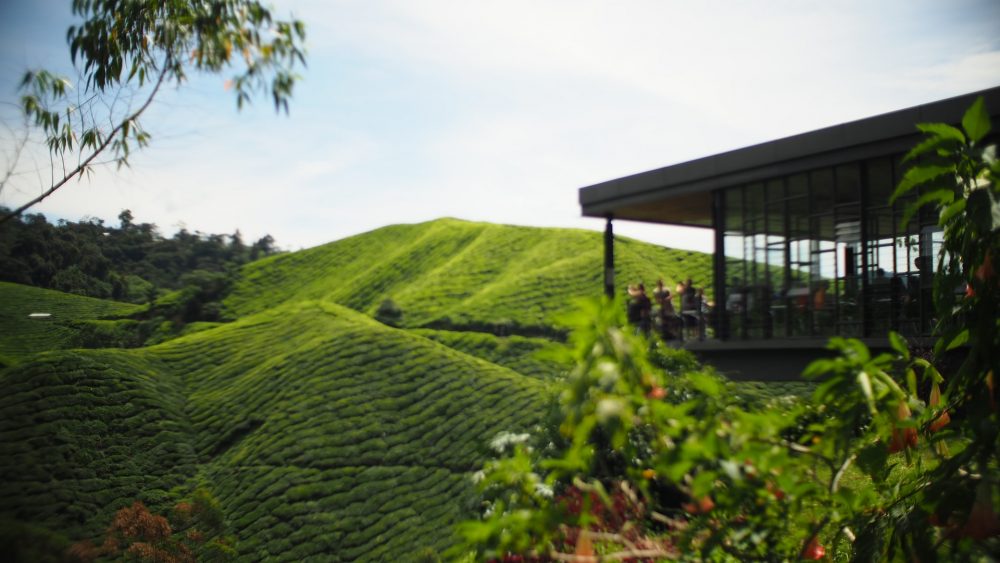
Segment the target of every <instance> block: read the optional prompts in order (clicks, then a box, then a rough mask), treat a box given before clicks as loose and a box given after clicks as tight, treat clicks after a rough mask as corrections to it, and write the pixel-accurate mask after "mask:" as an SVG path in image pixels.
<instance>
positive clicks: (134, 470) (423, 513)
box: [0, 302, 546, 560]
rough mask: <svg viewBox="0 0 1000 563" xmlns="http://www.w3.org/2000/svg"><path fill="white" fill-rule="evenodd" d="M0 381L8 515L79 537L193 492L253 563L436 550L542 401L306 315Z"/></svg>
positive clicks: (412, 348) (478, 373)
mask: <svg viewBox="0 0 1000 563" xmlns="http://www.w3.org/2000/svg"><path fill="white" fill-rule="evenodd" d="M0 377H2V385H3V388H4V389H5V394H4V395H3V397H2V398H0V412H3V413H4V416H3V417H2V419H0V506H2V507H3V513H4V514H3V516H6V517H8V518H16V519H17V520H20V521H28V522H36V523H40V524H44V525H46V526H48V527H50V528H51V529H53V530H58V531H60V532H62V533H63V534H65V535H66V536H67V537H70V538H75V539H79V538H83V537H88V536H96V535H99V534H100V532H101V531H102V530H103V528H104V527H105V526H106V525H107V523H108V522H109V521H110V516H111V513H112V512H113V510H114V509H116V508H117V507H119V506H122V505H124V504H126V503H128V502H129V501H130V500H131V499H135V498H141V499H145V500H146V501H147V502H150V503H151V504H152V505H153V506H157V505H163V506H165V505H166V504H169V500H170V494H169V491H170V490H171V489H173V488H174V487H182V488H183V487H184V486H192V485H193V484H194V483H196V482H202V483H207V484H208V486H209V487H210V488H211V490H212V491H213V492H214V494H215V495H216V496H217V497H218V498H219V500H220V501H221V503H222V506H223V509H224V511H225V513H226V514H227V515H228V517H229V522H230V527H231V529H232V530H233V532H234V533H235V534H236V535H237V536H238V538H239V548H240V552H241V555H243V556H245V557H247V558H249V559H253V560H259V559H263V558H278V559H284V560H299V559H301V558H303V557H307V556H309V555H317V554H320V553H327V554H330V553H332V554H335V556H336V557H337V558H340V559H347V560H350V559H355V558H358V559H364V560H381V559H384V558H385V557H388V556H389V554H395V555H399V554H402V553H406V552H408V551H409V550H410V549H411V548H414V547H419V546H430V547H433V548H437V549H443V548H444V547H446V546H447V545H448V544H449V543H450V541H451V536H450V526H451V524H452V523H453V522H455V521H456V520H458V519H459V518H461V517H462V516H463V515H464V512H463V511H464V510H465V507H466V506H467V503H468V501H469V499H471V498H472V497H471V495H472V484H471V482H470V480H469V478H468V475H469V473H470V472H471V471H473V470H474V469H475V468H476V467H477V466H478V464H479V463H480V462H481V460H482V459H483V453H484V451H485V448H484V443H485V442H486V441H487V440H488V439H489V437H491V436H493V435H494V434H495V433H496V432H498V431H500V430H504V429H512V428H526V427H529V426H530V425H532V424H534V423H535V422H537V420H538V418H539V416H540V413H541V410H542V407H543V403H544V401H545V395H546V394H545V390H544V386H543V384H541V383H540V382H538V381H537V380H536V379H533V378H529V377H525V376H522V375H520V374H517V373H515V372H513V371H510V370H508V369H505V368H502V367H499V366H496V365H493V364H489V363H487V362H485V361H482V360H479V359H476V358H473V357H471V356H468V355H466V354H462V353H460V352H457V351H455V350H452V349H450V348H447V347H445V346H442V345H440V344H437V343H435V342H432V341H431V340H428V339H426V338H422V337H420V336H416V335H413V334H409V333H407V332H405V331H401V330H396V329H391V328H388V327H385V326H383V325H381V324H379V323H377V322H375V321H373V320H371V319H368V318H366V317H364V316H362V315H359V314H357V313H354V312H351V311H348V310H346V309H343V308H341V307H338V306H336V305H331V304H324V303H315V302H302V303H296V304H293V305H289V306H285V307H281V308H277V309H274V310H272V311H268V312H265V313H261V314H258V315H253V316H250V317H248V318H246V319H242V320H240V321H237V322H234V323H231V324H229V325H226V326H223V327H219V328H216V329H212V330H207V331H203V332H199V333H197V334H193V335H191V336H187V337H182V338H179V339H176V340H174V341H171V342H168V343H165V344H163V345H160V346H154V347H151V348H147V349H141V350H88V351H66V352H50V353H47V354H44V355H42V356H40V357H38V358H37V359H36V360H35V361H33V362H27V363H23V364H20V365H18V366H15V367H13V368H10V369H8V370H6V371H4V372H3V373H2V376H0ZM163 506H159V507H160V508H163Z"/></svg>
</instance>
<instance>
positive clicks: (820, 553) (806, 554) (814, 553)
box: [802, 536, 826, 561]
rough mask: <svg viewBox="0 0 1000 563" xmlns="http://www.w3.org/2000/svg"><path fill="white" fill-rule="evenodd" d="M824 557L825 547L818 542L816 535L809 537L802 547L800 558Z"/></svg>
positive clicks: (813, 559)
mask: <svg viewBox="0 0 1000 563" xmlns="http://www.w3.org/2000/svg"><path fill="white" fill-rule="evenodd" d="M824 557H826V548H825V547H823V546H822V545H821V544H820V543H819V539H818V538H817V537H816V536H813V537H811V538H809V543H807V544H806V546H805V547H804V548H803V549H802V559H808V560H810V561H819V560H820V559H823V558H824Z"/></svg>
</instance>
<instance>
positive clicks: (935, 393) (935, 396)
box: [927, 381, 951, 432]
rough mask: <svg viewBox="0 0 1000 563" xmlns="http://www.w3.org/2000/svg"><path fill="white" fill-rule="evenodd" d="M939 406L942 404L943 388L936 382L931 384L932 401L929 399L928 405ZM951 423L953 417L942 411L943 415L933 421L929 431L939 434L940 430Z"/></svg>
mask: <svg viewBox="0 0 1000 563" xmlns="http://www.w3.org/2000/svg"><path fill="white" fill-rule="evenodd" d="M939 404H941V387H940V386H939V385H938V384H937V382H936V381H935V382H934V383H933V384H931V396H930V399H928V401H927V405H928V406H930V407H936V406H938V405H939ZM949 422H951V415H949V414H948V411H946V410H945V411H941V414H939V415H938V416H937V418H935V419H934V420H933V421H931V425H930V427H929V429H930V431H931V432H937V431H938V430H941V429H942V428H944V427H945V426H948V423H949Z"/></svg>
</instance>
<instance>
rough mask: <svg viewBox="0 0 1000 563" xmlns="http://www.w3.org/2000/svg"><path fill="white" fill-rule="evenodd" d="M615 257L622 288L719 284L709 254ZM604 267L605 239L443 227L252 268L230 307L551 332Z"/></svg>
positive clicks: (622, 247)
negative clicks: (383, 310) (335, 306)
mask: <svg viewBox="0 0 1000 563" xmlns="http://www.w3.org/2000/svg"><path fill="white" fill-rule="evenodd" d="M615 251H616V267H617V269H618V272H617V278H618V280H619V284H622V288H621V289H624V284H627V283H634V282H637V281H640V280H643V281H645V282H646V283H647V284H648V285H652V284H653V283H654V282H655V280H656V279H657V278H663V279H664V281H665V282H666V283H667V285H668V286H669V287H671V288H672V287H673V286H674V285H675V284H676V283H677V282H678V281H681V280H683V279H686V278H687V277H689V276H691V277H694V278H695V280H696V281H698V282H700V283H704V284H705V285H710V284H708V281H709V279H710V272H711V257H710V256H709V255H707V254H702V253H697V252H686V251H680V250H671V249H666V248H662V247H658V246H654V245H651V244H646V243H641V242H638V241H634V240H630V239H624V238H621V239H617V241H616V248H615ZM603 263H604V262H603V243H602V235H601V234H600V233H596V232H591V231H583V230H575V229H545V228H535V227H512V226H506V225H494V224H489V223H471V222H467V221H459V220H455V219H439V220H437V221H431V222H429V223H421V224H417V225H394V226H390V227H384V228H382V229H378V230H375V231H372V232H369V233H364V234H361V235H357V236H354V237H350V238H347V239H343V240H340V241H336V242H332V243H329V244H326V245H323V246H319V247H316V248H311V249H308V250H303V251H301V252H295V253H292V254H284V255H279V256H275V257H272V258H269V259H265V260H261V261H258V262H255V263H253V264H249V265H248V266H246V267H245V268H244V269H243V276H242V277H241V279H240V281H239V282H237V285H236V288H235V290H234V292H233V294H232V295H231V296H230V297H229V298H228V299H227V300H226V306H227V309H228V312H229V314H230V315H231V316H241V315H244V314H246V313H250V312H256V311H261V310H265V309H267V308H269V307H273V306H275V305H277V304H279V303H284V302H287V301H290V300H295V299H319V300H323V301H329V302H333V303H339V304H341V305H345V306H347V307H350V308H352V309H355V310H357V311H361V312H364V313H368V314H373V313H374V312H375V310H376V309H377V307H378V305H379V304H380V303H381V301H382V300H383V299H386V298H389V299H392V300H393V301H394V302H395V303H396V304H397V305H398V306H399V307H400V308H401V309H402V311H403V317H402V326H404V327H409V328H416V327H424V328H446V329H460V330H461V329H474V330H475V329H480V330H488V331H492V330H494V329H496V328H497V327H504V328H506V329H508V330H510V331H513V332H515V333H517V332H526V333H541V334H545V333H547V332H549V331H551V328H552V325H553V317H554V316H555V315H556V314H558V313H559V312H562V311H565V310H566V308H567V306H568V304H569V302H570V301H571V300H572V299H573V298H575V297H581V296H597V295H600V293H601V291H602V281H601V276H602V271H603ZM650 289H651V288H650ZM708 289H710V288H708ZM709 293H710V292H709Z"/></svg>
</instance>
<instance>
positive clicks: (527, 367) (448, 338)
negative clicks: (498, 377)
mask: <svg viewBox="0 0 1000 563" xmlns="http://www.w3.org/2000/svg"><path fill="white" fill-rule="evenodd" d="M411 332H412V333H414V334H419V335H420V336H423V337H425V338H429V339H431V340H433V341H435V342H440V343H441V344H444V345H445V346H448V347H449V348H454V349H456V350H458V351H460V352H465V353H466V354H469V355H471V356H475V357H477V358H483V359H485V360H487V361H489V362H492V363H494V364H497V365H501V366H503V367H506V368H510V369H512V370H514V371H516V372H517V373H520V374H522V375H528V376H531V377H536V378H538V379H551V378H552V377H558V376H560V375H562V374H565V373H568V372H569V370H570V368H572V367H573V366H572V365H569V364H563V363H560V362H558V361H556V360H554V359H549V358H548V356H549V355H547V354H545V352H546V351H547V350H548V349H549V348H551V346H552V345H553V343H552V341H551V340H547V339H545V338H531V337H525V336H518V335H516V334H515V335H511V336H502V337H501V336H495V335H492V334H486V333H482V332H459V331H453V330H433V329H425V328H417V329H411Z"/></svg>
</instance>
